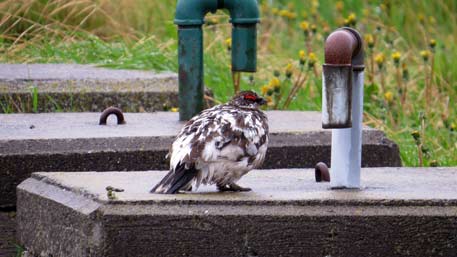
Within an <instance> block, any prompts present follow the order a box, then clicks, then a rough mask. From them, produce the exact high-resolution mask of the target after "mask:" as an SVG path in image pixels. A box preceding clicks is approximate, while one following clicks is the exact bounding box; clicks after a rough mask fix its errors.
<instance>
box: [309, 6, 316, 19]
mask: <svg viewBox="0 0 457 257" xmlns="http://www.w3.org/2000/svg"><path fill="white" fill-rule="evenodd" d="M309 12H310V13H311V15H312V16H313V17H316V16H317V13H318V12H317V7H314V6H312V7H311V10H310V11H309Z"/></svg>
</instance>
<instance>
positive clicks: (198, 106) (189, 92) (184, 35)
mask: <svg viewBox="0 0 457 257" xmlns="http://www.w3.org/2000/svg"><path fill="white" fill-rule="evenodd" d="M178 56H179V58H178V59H179V60H178V64H179V120H189V119H190V118H192V117H193V116H195V115H196V114H197V113H199V112H200V111H201V110H202V109H203V91H204V90H203V31H202V28H201V25H191V26H179V28H178Z"/></svg>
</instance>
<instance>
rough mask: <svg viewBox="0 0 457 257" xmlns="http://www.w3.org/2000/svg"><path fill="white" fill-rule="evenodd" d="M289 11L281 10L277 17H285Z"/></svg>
mask: <svg viewBox="0 0 457 257" xmlns="http://www.w3.org/2000/svg"><path fill="white" fill-rule="evenodd" d="M288 13H289V11H288V10H281V11H279V16H281V17H287V15H288Z"/></svg>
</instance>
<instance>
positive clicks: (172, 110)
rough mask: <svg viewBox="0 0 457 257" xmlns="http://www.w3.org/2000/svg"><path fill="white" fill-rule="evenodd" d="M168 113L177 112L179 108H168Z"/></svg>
mask: <svg viewBox="0 0 457 257" xmlns="http://www.w3.org/2000/svg"><path fill="white" fill-rule="evenodd" d="M170 111H171V112H179V108H177V107H172V108H170Z"/></svg>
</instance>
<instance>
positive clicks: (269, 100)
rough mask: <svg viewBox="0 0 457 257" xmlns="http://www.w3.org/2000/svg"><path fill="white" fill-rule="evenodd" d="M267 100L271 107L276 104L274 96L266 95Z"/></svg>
mask: <svg viewBox="0 0 457 257" xmlns="http://www.w3.org/2000/svg"><path fill="white" fill-rule="evenodd" d="M265 100H266V101H267V105H268V106H270V107H271V106H274V105H275V103H274V101H273V97H271V96H267V97H265Z"/></svg>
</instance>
